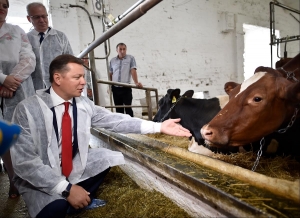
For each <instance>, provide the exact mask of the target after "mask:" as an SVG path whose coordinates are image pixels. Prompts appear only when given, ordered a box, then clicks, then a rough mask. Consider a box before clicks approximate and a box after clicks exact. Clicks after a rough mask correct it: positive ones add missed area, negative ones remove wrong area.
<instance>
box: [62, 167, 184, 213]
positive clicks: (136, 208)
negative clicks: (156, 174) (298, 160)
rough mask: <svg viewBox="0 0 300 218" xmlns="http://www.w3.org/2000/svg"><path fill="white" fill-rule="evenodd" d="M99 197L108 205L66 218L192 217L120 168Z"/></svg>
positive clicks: (103, 187)
mask: <svg viewBox="0 0 300 218" xmlns="http://www.w3.org/2000/svg"><path fill="white" fill-rule="evenodd" d="M97 197H98V198H100V199H104V200H106V201H107V204H106V205H105V206H104V207H99V208H96V209H94V210H89V211H84V212H82V213H80V214H77V215H74V216H67V217H69V218H71V217H72V218H75V217H76V218H77V217H85V218H92V217H93V218H94V217H105V218H110V217H111V218H116V217H122V218H126V217H128V218H134V217H145V218H146V217H147V218H148V217H178V218H181V217H182V218H184V217H190V216H189V215H188V214H187V213H186V212H185V211H184V210H183V209H181V208H180V207H178V206H177V205H176V204H175V203H173V202H172V201H171V200H170V199H169V198H167V197H165V196H164V195H162V194H161V193H159V192H157V191H149V190H144V189H142V188H140V187H139V186H138V185H137V184H136V183H135V182H134V181H133V180H131V179H130V177H129V176H127V175H126V174H125V173H124V172H123V171H122V170H121V169H120V168H119V167H113V168H112V169H111V170H110V172H109V173H108V175H107V176H106V178H105V180H104V182H103V184H102V185H101V186H100V188H99V190H98V192H97Z"/></svg>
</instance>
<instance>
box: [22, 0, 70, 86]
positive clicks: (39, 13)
mask: <svg viewBox="0 0 300 218" xmlns="http://www.w3.org/2000/svg"><path fill="white" fill-rule="evenodd" d="M26 9H27V14H28V15H27V19H28V21H29V22H30V23H32V25H33V27H34V29H33V30H31V31H30V32H29V33H27V36H28V38H29V41H30V43H31V45H32V48H33V51H34V53H35V56H36V67H35V71H34V72H33V73H32V74H31V76H32V81H33V84H34V89H35V90H38V89H44V88H49V87H50V80H49V78H50V76H49V66H50V63H51V61H52V60H53V59H54V58H56V57H57V56H59V55H62V54H71V55H73V51H72V48H71V46H70V42H69V40H68V38H67V37H66V35H65V34H64V33H63V32H61V31H58V30H55V29H53V28H51V27H49V22H48V13H47V10H46V8H45V6H44V5H43V4H42V3H39V2H33V3H30V4H28V5H27V7H26Z"/></svg>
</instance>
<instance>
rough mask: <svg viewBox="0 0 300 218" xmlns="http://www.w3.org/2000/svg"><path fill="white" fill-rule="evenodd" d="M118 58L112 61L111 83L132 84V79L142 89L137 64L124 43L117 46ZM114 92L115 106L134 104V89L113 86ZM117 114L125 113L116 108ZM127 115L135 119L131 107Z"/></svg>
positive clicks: (121, 109) (127, 110)
mask: <svg viewBox="0 0 300 218" xmlns="http://www.w3.org/2000/svg"><path fill="white" fill-rule="evenodd" d="M116 49H117V53H118V55H117V57H114V58H112V59H111V61H110V70H109V71H110V78H109V79H110V81H113V82H121V83H130V80H131V77H132V79H133V81H134V84H135V85H136V86H137V87H140V88H142V87H143V85H142V84H141V83H140V82H138V77H137V71H136V62H135V59H134V57H133V56H132V55H128V54H126V51H127V46H126V45H125V44H124V43H119V44H118V45H117V46H116ZM112 92H113V97H114V103H115V106H117V105H127V106H128V105H131V104H132V89H131V88H129V87H121V86H116V85H112ZM116 112H118V113H122V114H123V113H124V108H116ZM125 112H126V114H129V115H130V116H132V117H133V110H132V108H131V107H127V108H125Z"/></svg>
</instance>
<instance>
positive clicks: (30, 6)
mask: <svg viewBox="0 0 300 218" xmlns="http://www.w3.org/2000/svg"><path fill="white" fill-rule="evenodd" d="M32 7H44V8H45V10H46V11H47V9H46V7H45V5H43V4H42V3H40V2H32V3H29V4H28V5H27V6H26V10H27V15H30V14H29V11H30V8H32Z"/></svg>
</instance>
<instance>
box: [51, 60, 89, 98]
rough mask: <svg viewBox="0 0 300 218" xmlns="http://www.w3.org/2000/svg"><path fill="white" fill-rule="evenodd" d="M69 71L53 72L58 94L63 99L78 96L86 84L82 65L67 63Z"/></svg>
mask: <svg viewBox="0 0 300 218" xmlns="http://www.w3.org/2000/svg"><path fill="white" fill-rule="evenodd" d="M67 66H68V67H69V71H68V72H65V73H62V74H60V73H54V78H55V82H56V83H57V84H58V86H59V93H58V94H59V95H60V97H62V98H63V99H64V100H69V99H71V98H73V97H79V96H80V95H81V93H82V91H83V88H84V86H85V84H86V81H85V79H84V72H85V71H84V67H83V66H82V65H80V64H75V63H69V64H67Z"/></svg>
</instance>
